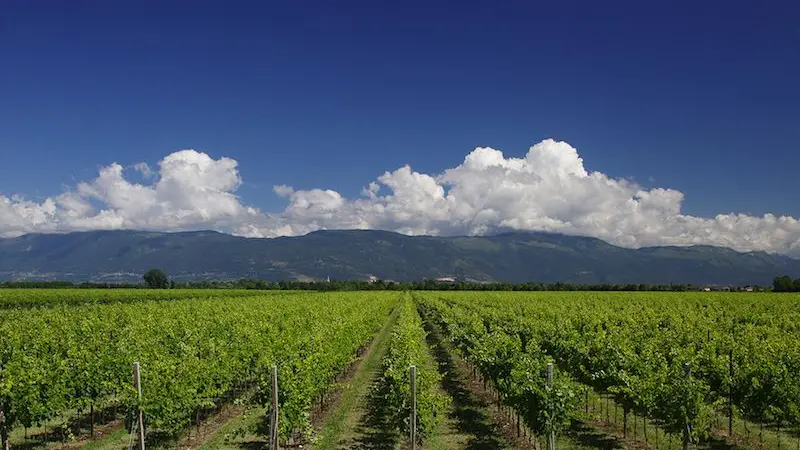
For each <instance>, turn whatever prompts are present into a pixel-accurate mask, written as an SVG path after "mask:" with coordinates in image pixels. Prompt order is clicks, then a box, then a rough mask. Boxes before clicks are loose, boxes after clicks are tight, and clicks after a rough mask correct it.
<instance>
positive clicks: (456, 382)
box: [0, 290, 800, 449]
mask: <svg viewBox="0 0 800 450" xmlns="http://www.w3.org/2000/svg"><path fill="white" fill-rule="evenodd" d="M442 352H444V353H445V355H442V354H441V353H442ZM443 358H446V359H447V361H449V364H450V365H449V366H446V365H445V362H446V361H445V360H443ZM364 361H366V362H364ZM369 361H374V363H369ZM134 362H138V363H139V366H140V368H141V388H142V392H141V396H139V394H138V393H137V391H136V389H135V388H134V385H133V382H132V364H133V363H134ZM370 364H371V365H370ZM362 366H363V367H372V369H371V370H374V373H372V372H370V374H361V372H360V371H362V370H367V369H364V368H362ZM411 366H414V368H415V369H414V372H413V375H412V371H411V370H409V368H410V367H411ZM273 367H274V368H276V369H277V384H278V386H279V387H278V390H277V399H275V400H276V401H277V404H276V405H275V404H274V401H273V393H275V392H274V391H273V383H274V382H275V380H273V378H272V376H271V374H272V370H273ZM456 375H458V376H456ZM412 377H413V382H412ZM358 380H364V381H358ZM412 385H413V389H412ZM412 391H413V392H412ZM465 399H471V400H470V401H471V402H472V403H470V404H471V405H472V406H471V407H475V408H476V411H477V413H476V414H471V415H470V416H469V417H468V416H467V415H464V414H462V415H459V411H461V410H463V408H464V403H465V402H466V401H467V400H465ZM348 402H349V403H348ZM473 403H474V404H473ZM231 405H245V406H240V407H241V408H245V410H246V411H250V412H252V414H251V416H252V417H254V418H255V419H252V420H254V422H253V424H254V425H253V426H251V427H250V428H247V429H245V427H240V428H241V430H243V431H241V432H240V433H239V435H248V436H249V437H248V439H250V440H251V441H252V442H251V443H250V444H252V443H253V442H256V443H258V442H260V443H261V444H258V445H267V436H266V434H267V433H269V432H268V431H265V430H266V429H267V428H268V427H267V426H266V425H268V423H269V422H270V419H269V418H270V417H271V415H272V412H273V411H277V416H278V417H277V429H276V433H277V435H278V441H279V444H280V445H281V448H284V447H287V446H288V447H294V446H299V445H303V446H304V447H308V446H311V447H312V448H313V447H314V445H318V448H319V449H322V448H347V447H351V446H355V445H354V444H342V443H343V442H367V440H366V439H362V440H359V439H360V438H359V436H358V433H362V434H363V433H365V432H364V431H363V430H364V429H366V427H364V426H360V428H359V426H358V423H359V420H361V418H360V417H359V416H360V415H363V416H365V417H366V416H370V417H372V419H374V421H375V423H379V424H380V425H379V426H374V427H373V428H379V429H380V431H381V433H382V434H380V438H375V437H374V436H373V439H372V440H373V441H375V440H381V439H382V440H383V441H384V443H386V442H389V440H390V438H391V439H392V442H393V444H392V445H384V446H383V447H364V445H361V444H359V446H360V447H361V448H394V447H398V448H399V447H403V446H405V445H406V444H407V443H408V440H409V438H408V436H409V435H410V433H412V431H413V432H414V433H415V436H416V443H417V448H467V447H468V445H467V444H464V442H468V440H469V439H470V436H469V433H472V434H473V436H472V437H473V438H475V439H478V438H479V437H480V436H479V435H482V434H487V433H495V434H497V439H498V442H500V441H502V443H503V445H502V446H500V444H491V445H488V444H487V445H485V446H484V447H482V448H520V449H523V448H524V449H528V448H548V447H550V446H555V447H558V448H587V447H598V446H602V445H599V444H596V443H595V444H592V443H587V442H586V441H585V440H583V439H582V436H584V435H583V434H581V433H582V431H581V430H583V431H584V432H585V430H587V429H590V430H592V433H594V435H595V436H598V435H600V436H603V439H604V441H603V442H613V443H614V444H613V446H617V447H637V448H681V447H683V448H686V447H690V446H691V447H702V448H711V447H720V446H722V447H723V448H726V447H727V448H736V447H749V448H763V447H769V448H781V447H783V448H797V447H798V446H800V434H798V428H800V295H797V294H762V293H727V294H726V293H633V292H630V293H614V292H604V293H588V292H540V293H515V292H437V291H430V292H412V293H402V292H348V293H312V292H259V291H246V290H237V291H227V290H207V291H205V290H0V435H1V436H2V440H3V443H4V445H8V446H10V447H11V448H14V447H20V448H22V447H25V448H31V447H36V446H50V447H58V446H60V445H66V444H67V443H69V442H71V441H73V442H79V443H89V442H92V437H93V436H94V434H95V432H94V431H95V427H96V426H98V427H99V426H107V427H110V428H113V427H114V426H116V427H118V429H119V430H120V431H119V433H118V434H121V435H123V437H125V439H126V440H125V441H124V442H123V445H121V446H115V445H109V446H107V447H101V448H125V447H126V446H125V445H124V444H127V443H129V441H130V442H133V441H135V440H136V439H135V437H136V434H135V433H134V431H136V430H135V428H137V426H138V424H137V421H136V420H135V418H136V417H137V415H138V413H139V411H141V415H142V417H143V425H144V430H145V440H146V442H147V444H148V446H152V447H177V446H179V445H178V443H180V442H182V440H185V439H186V436H195V435H196V436H199V435H200V432H199V430H200V428H201V426H203V424H205V423H211V422H215V420H216V421H217V422H223V421H222V419H221V418H219V417H223V416H224V414H222V412H223V411H226V408H231V407H232V406H231ZM475 405H477V406H475ZM275 406H277V409H275ZM414 406H415V407H414ZM337 408H339V409H341V410H342V411H338V412H337ZM378 409H379V411H378ZM348 414H350V415H351V416H353V417H352V418H351V419H341V423H335V424H334V422H335V421H336V420H338V419H336V418H337V417H340V418H343V417H344V418H346V417H347V416H348ZM379 414H380V415H382V417H380V418H376V417H375V416H377V415H379ZM241 416H242V417H246V414H244V413H243V414H242V415H241ZM215 417H217V419H215ZM411 417H414V421H413V423H412V422H411ZM378 419H380V421H378ZM226 420H229V421H230V422H231V423H230V424H226V423H222V424H219V426H220V427H221V428H223V429H227V428H225V427H229V428H236V427H237V426H238V425H236V421H237V420H239V421H240V420H244V419H241V418H240V417H238V416H237V417H233V418H228V419H226ZM273 420H274V419H273ZM364 420H366V419H364ZM469 420H472V421H476V420H485V421H486V423H487V425H486V428H485V429H486V430H489V431H475V430H483V429H484V428H481V427H479V426H478V425H481V424H477V425H476V423H467V421H469ZM351 422H352V423H351ZM495 425H496V426H495ZM193 430H197V431H193ZM359 430H360V431H359ZM212 431H213V430H212ZM192 433H194V434H192ZM447 433H451V434H452V435H453V436H456V437H453V438H452V439H450V440H448V439H449V438H448V439H445V438H443V436H445V435H446V434H447ZM213 434H214V433H213V432H209V435H211V438H209V442H210V441H212V440H213V439H212V438H214V436H213ZM218 434H220V436H221V435H222V433H221V432H220V433H218ZM230 434H231V436H227V435H226V437H225V439H222V437H220V436H217V438H218V439H217V440H216V441H214V442H223V443H222V444H219V445H218V446H216V447H214V446H211V447H206V448H237V445H238V444H236V443H235V441H236V439H239V438H237V437H236V436H234V435H235V434H236V433H230ZM129 436H130V437H129ZM320 436H324V437H325V438H324V439H322V440H320ZM483 438H485V436H483ZM97 439H100V438H99V437H97ZM241 439H244V438H241ZM442 442H445V443H444V444H442ZM250 444H248V445H250ZM604 445H605V444H604ZM241 446H244V444H241ZM608 447H609V448H610V447H612V445H608ZM181 448H183V447H181ZM191 448H194V447H191ZM197 448H201V446H200V445H198V446H197Z"/></svg>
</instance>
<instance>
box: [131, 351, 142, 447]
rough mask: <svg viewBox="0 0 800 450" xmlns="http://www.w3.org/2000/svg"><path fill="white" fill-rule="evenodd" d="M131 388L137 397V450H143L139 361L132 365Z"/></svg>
mask: <svg viewBox="0 0 800 450" xmlns="http://www.w3.org/2000/svg"><path fill="white" fill-rule="evenodd" d="M133 387H134V388H136V393H137V395H138V396H139V406H138V410H139V411H138V414H137V415H138V417H137V419H136V425H137V426H138V428H139V450H144V417H143V416H142V378H141V373H140V370H139V361H136V362H134V363H133Z"/></svg>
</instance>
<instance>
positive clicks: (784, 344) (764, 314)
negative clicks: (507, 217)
mask: <svg viewBox="0 0 800 450" xmlns="http://www.w3.org/2000/svg"><path fill="white" fill-rule="evenodd" d="M582 296H583V298H581V297H577V296H564V295H561V294H536V295H530V294H521V295H515V294H481V295H480V296H478V295H471V294H466V295H464V294H462V295H450V294H448V293H445V294H443V295H439V296H438V297H440V298H444V299H445V300H444V302H445V303H447V304H449V305H450V307H451V308H455V309H463V310H467V311H470V312H472V313H473V314H475V315H477V316H479V317H481V320H482V322H483V323H484V326H485V327H489V328H492V329H498V330H502V334H504V335H505V336H507V337H508V338H509V339H511V340H512V341H514V342H520V343H522V342H525V341H527V342H537V343H538V346H539V347H540V348H541V350H542V351H543V352H545V353H546V354H547V355H549V356H550V357H552V358H553V359H554V360H556V361H557V362H558V364H559V365H560V366H561V367H563V368H564V369H565V370H567V371H569V372H570V374H571V375H572V376H573V377H574V378H575V379H577V380H579V381H581V382H583V383H586V384H589V385H591V386H592V387H593V388H594V389H595V390H597V391H599V392H603V393H607V394H609V395H612V396H613V397H614V398H615V400H616V402H617V403H618V404H620V405H622V407H623V410H624V413H625V415H626V417H627V414H628V413H629V412H635V413H637V414H639V415H642V416H645V417H650V418H652V419H655V420H656V421H657V422H658V423H659V424H660V426H662V427H663V428H664V429H665V430H666V431H669V432H672V433H679V434H684V439H686V440H687V441H697V440H699V439H702V438H704V437H706V436H707V435H708V434H709V433H710V432H711V431H712V418H713V416H714V414H715V413H716V412H717V411H725V412H727V411H728V410H729V408H730V409H733V410H734V411H738V413H739V414H741V415H742V416H744V418H746V419H749V420H752V421H757V422H761V423H772V424H775V425H777V426H782V427H786V426H795V427H796V426H798V425H800V420H799V419H800V415H799V413H800V409H799V406H800V405H799V404H798V402H800V375H799V372H798V368H800V340H799V339H798V330H800V325H799V323H800V320H798V319H800V314H798V310H797V306H798V304H799V303H800V301H798V300H800V297H797V296H795V297H788V296H787V297H782V296H769V297H765V296H763V295H758V294H756V295H751V296H745V295H737V296H736V297H721V296H714V295H710V296H709V295H702V294H700V295H687V294H683V295H681V294H676V295H664V294H661V295H652V294H638V295H637V294H625V295H621V294H619V293H617V294H601V293H584V294H582ZM511 345H516V344H511ZM687 369H688V371H690V373H687ZM687 426H688V427H687ZM684 432H685V433H684Z"/></svg>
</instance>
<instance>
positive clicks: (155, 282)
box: [142, 269, 169, 289]
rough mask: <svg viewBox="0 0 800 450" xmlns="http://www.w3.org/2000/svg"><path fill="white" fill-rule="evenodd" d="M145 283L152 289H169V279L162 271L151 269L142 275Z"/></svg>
mask: <svg viewBox="0 0 800 450" xmlns="http://www.w3.org/2000/svg"><path fill="white" fill-rule="evenodd" d="M142 278H143V279H144V283H145V284H146V285H147V287H149V288H151V289H166V288H168V287H169V279H168V278H167V274H165V273H164V272H163V271H162V270H161V269H150V270H148V271H147V272H145V273H144V275H142Z"/></svg>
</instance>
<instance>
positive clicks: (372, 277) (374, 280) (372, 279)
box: [367, 275, 378, 283]
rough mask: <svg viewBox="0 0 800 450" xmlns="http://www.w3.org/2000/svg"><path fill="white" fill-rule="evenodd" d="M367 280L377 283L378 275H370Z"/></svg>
mask: <svg viewBox="0 0 800 450" xmlns="http://www.w3.org/2000/svg"><path fill="white" fill-rule="evenodd" d="M367 281H369V282H370V283H377V282H378V277H376V276H375V275H370V276H369V278H368V279H367Z"/></svg>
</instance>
